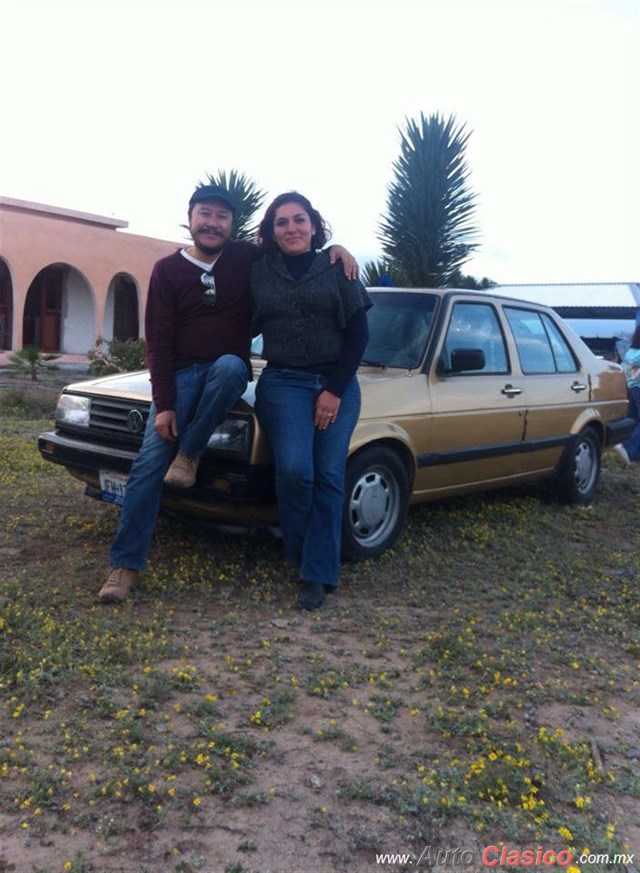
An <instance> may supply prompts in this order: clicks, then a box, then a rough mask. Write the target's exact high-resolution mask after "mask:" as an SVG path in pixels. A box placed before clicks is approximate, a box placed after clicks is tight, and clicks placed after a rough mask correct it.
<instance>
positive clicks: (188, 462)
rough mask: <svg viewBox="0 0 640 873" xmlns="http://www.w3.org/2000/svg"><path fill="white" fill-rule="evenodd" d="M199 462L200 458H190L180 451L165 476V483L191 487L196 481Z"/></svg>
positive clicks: (179, 486) (178, 486) (176, 486)
mask: <svg viewBox="0 0 640 873" xmlns="http://www.w3.org/2000/svg"><path fill="white" fill-rule="evenodd" d="M199 463H200V458H190V457H188V455H185V454H184V453H183V452H178V454H177V455H176V456H175V458H174V461H173V464H171V466H170V467H169V469H168V470H167V475H166V476H165V477H164V481H165V484H166V485H173V486H174V487H175V488H191V486H192V485H193V484H194V483H195V481H196V473H197V472H198V464H199Z"/></svg>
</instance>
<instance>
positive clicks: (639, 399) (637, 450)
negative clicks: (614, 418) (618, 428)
mask: <svg viewBox="0 0 640 873" xmlns="http://www.w3.org/2000/svg"><path fill="white" fill-rule="evenodd" d="M627 392H628V394H629V415H630V416H631V417H632V418H635V420H636V426H635V428H634V430H633V433H632V434H631V436H630V437H629V439H628V440H625V441H624V442H623V443H622V445H623V446H624V447H625V449H626V450H627V454H628V455H629V460H630V461H640V388H639V387H638V386H637V385H634V386H633V387H631V386H629V387H628V388H627Z"/></svg>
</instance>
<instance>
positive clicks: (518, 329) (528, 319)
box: [505, 306, 577, 373]
mask: <svg viewBox="0 0 640 873" xmlns="http://www.w3.org/2000/svg"><path fill="white" fill-rule="evenodd" d="M505 314H506V316H507V319H508V321H509V325H510V326H511V330H512V331H513V336H514V339H515V341H516V346H517V349H518V357H519V359H520V367H521V368H522V372H523V373H572V372H575V371H576V370H577V366H576V362H575V359H574V357H573V354H572V352H571V350H570V348H569V346H568V345H567V342H566V340H565V339H564V337H563V336H562V334H561V333H560V331H559V330H558V329H557V327H556V326H555V324H554V323H553V321H552V319H551V318H549V316H547V315H545V313H541V312H535V311H533V310H528V309H519V308H515V307H508V306H507V307H505Z"/></svg>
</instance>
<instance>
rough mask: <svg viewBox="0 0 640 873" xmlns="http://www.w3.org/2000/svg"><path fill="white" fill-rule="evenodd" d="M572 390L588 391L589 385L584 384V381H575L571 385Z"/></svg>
mask: <svg viewBox="0 0 640 873" xmlns="http://www.w3.org/2000/svg"><path fill="white" fill-rule="evenodd" d="M571 390H572V391H575V392H576V394H578V392H580V391H586V390H587V386H586V385H584V384H582V382H574V383H573V385H572V386H571Z"/></svg>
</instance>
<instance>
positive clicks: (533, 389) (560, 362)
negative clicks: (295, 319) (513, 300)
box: [504, 304, 591, 472]
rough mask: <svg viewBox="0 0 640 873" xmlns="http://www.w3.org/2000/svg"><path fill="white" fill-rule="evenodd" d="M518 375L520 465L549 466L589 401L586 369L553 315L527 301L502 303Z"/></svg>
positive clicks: (531, 468) (529, 469)
mask: <svg viewBox="0 0 640 873" xmlns="http://www.w3.org/2000/svg"><path fill="white" fill-rule="evenodd" d="M504 313H505V316H506V319H507V322H508V324H509V327H510V329H511V333H512V335H513V341H514V343H515V348H516V356H517V359H518V361H517V366H518V367H519V369H520V371H521V373H522V377H521V379H520V380H519V383H518V384H519V385H521V386H522V389H523V390H522V394H521V395H520V399H521V401H522V403H523V405H524V407H525V408H526V416H525V432H524V443H525V446H524V447H525V449H526V451H525V452H524V453H523V454H522V456H521V466H522V469H523V470H524V471H526V472H535V471H538V470H545V469H552V468H553V467H554V466H555V465H556V463H557V462H558V460H559V458H560V454H561V453H562V449H563V448H564V446H565V445H566V442H567V440H568V439H569V437H570V435H571V433H572V429H573V428H574V425H575V423H576V420H577V419H578V418H579V417H580V415H581V414H582V413H583V412H584V410H586V409H587V408H588V407H589V406H590V403H591V386H590V380H589V375H588V373H587V372H586V371H585V370H584V369H583V368H582V366H581V363H580V361H579V360H578V358H577V356H576V354H575V353H574V351H573V349H572V347H571V345H570V343H569V341H568V340H567V338H566V337H565V336H564V334H563V332H562V330H561V329H560V327H559V326H558V325H557V324H556V322H555V321H554V319H553V318H552V316H551V315H550V314H549V313H547V312H544V311H539V310H536V309H533V308H528V307H525V306H518V305H515V304H514V305H513V306H505V307H504Z"/></svg>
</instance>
